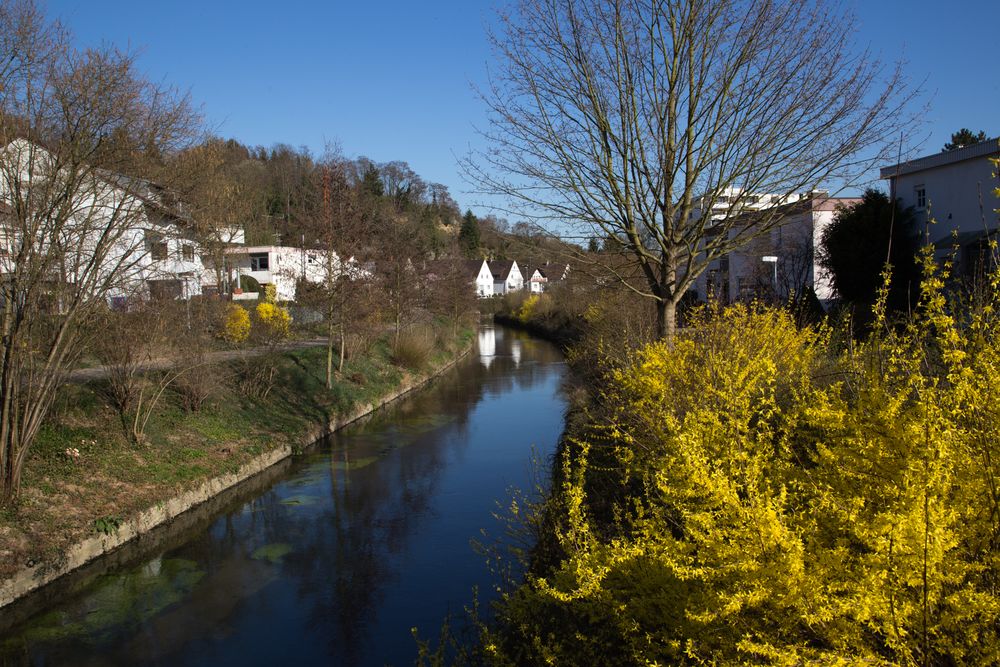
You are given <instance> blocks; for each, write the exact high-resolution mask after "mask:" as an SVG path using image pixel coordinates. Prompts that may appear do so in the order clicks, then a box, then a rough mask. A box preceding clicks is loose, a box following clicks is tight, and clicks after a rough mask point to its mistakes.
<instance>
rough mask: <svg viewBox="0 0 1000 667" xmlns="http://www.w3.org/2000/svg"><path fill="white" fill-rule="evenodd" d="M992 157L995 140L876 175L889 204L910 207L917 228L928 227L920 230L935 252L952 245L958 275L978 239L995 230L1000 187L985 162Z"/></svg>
mask: <svg viewBox="0 0 1000 667" xmlns="http://www.w3.org/2000/svg"><path fill="white" fill-rule="evenodd" d="M997 158H1000V140H998V139H990V140H988V141H983V142H980V143H978V144H973V145H971V146H965V147H963V148H958V149H956V150H951V151H943V152H941V153H935V154H933V155H927V156H924V157H920V158H917V159H914V160H909V161H907V162H901V163H899V164H895V165H892V166H889V167H885V168H883V169H882V170H881V171H880V176H881V178H882V179H884V180H887V181H888V182H889V195H890V198H891V199H895V200H899V202H900V204H901V205H902V206H903V207H904V208H908V207H913V209H914V211H915V212H916V221H915V222H916V226H917V228H918V229H920V230H923V229H925V225H928V223H930V224H929V226H928V227H926V229H927V230H928V234H929V239H930V241H931V243H933V244H934V246H935V247H936V248H937V249H939V250H940V251H942V252H945V251H947V250H949V249H950V248H951V247H952V246H953V245H955V243H956V241H957V243H958V245H959V246H960V247H959V257H958V262H959V265H960V270H963V271H966V272H969V271H971V270H972V269H973V268H974V265H975V263H976V262H977V261H978V260H979V257H980V251H981V249H982V246H983V241H984V239H986V238H988V237H990V236H992V235H994V234H996V232H997V228H998V219H997V212H996V211H997V209H998V208H1000V197H997V194H996V192H995V190H996V187H997V185H998V184H1000V182H998V180H997V178H996V177H995V176H994V173H995V172H996V170H997V168H996V167H995V166H994V164H993V162H991V159H992V160H995V159H997ZM932 221H933V222H932Z"/></svg>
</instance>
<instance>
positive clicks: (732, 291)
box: [693, 193, 860, 303]
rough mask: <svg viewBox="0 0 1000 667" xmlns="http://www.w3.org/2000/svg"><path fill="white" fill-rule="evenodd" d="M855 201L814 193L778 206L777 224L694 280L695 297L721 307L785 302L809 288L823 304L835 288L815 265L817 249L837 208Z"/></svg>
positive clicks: (749, 217)
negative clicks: (764, 299) (769, 300)
mask: <svg viewBox="0 0 1000 667" xmlns="http://www.w3.org/2000/svg"><path fill="white" fill-rule="evenodd" d="M858 201H860V200H859V199H853V198H842V197H829V196H827V195H825V194H824V193H813V194H812V195H811V196H809V197H802V198H799V199H798V200H797V201H794V202H793V203H788V204H783V205H781V206H780V207H779V208H778V209H777V211H776V212H778V213H779V214H780V215H781V216H782V222H781V224H780V225H778V226H776V227H774V228H772V229H771V230H770V231H768V232H767V233H765V234H764V235H762V236H760V237H758V238H756V239H754V240H753V241H752V242H750V243H749V244H748V245H747V246H746V247H744V248H741V249H739V250H736V251H733V252H731V253H729V254H727V255H725V256H723V257H721V258H719V259H717V260H715V261H713V262H711V263H710V264H709V266H708V268H707V269H706V270H705V271H704V272H703V273H702V274H701V275H700V276H699V277H698V279H697V280H696V281H695V286H694V288H693V290H694V292H695V294H696V297H697V298H698V299H700V300H708V299H719V300H720V301H722V302H724V303H728V302H730V301H735V300H749V299H754V298H759V297H765V296H772V295H773V296H777V297H778V298H780V299H784V298H787V297H788V296H790V294H791V293H792V292H800V291H801V290H803V289H804V288H812V289H813V291H814V292H815V293H816V296H817V297H818V298H819V300H820V301H821V302H823V303H826V302H828V301H829V300H831V299H832V298H833V288H832V286H831V283H830V279H829V276H828V275H827V274H826V271H825V270H824V269H823V267H821V266H820V265H819V262H818V260H817V256H816V248H817V247H818V246H819V243H820V239H821V238H822V235H823V230H824V229H825V228H826V227H827V226H828V225H829V224H830V223H831V222H832V221H833V216H834V213H835V211H836V209H837V207H838V206H848V205H850V204H853V203H855V202H858ZM772 212H775V211H771V210H769V214H770V213H772ZM745 218H746V222H747V224H753V219H754V214H753V212H749V213H747V214H745Z"/></svg>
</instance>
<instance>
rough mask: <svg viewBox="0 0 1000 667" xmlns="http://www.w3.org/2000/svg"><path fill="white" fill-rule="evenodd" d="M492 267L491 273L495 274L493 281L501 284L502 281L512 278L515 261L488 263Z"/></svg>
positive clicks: (506, 260)
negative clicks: (511, 273)
mask: <svg viewBox="0 0 1000 667" xmlns="http://www.w3.org/2000/svg"><path fill="white" fill-rule="evenodd" d="M488 266H489V267H490V273H492V274H493V280H495V281H497V282H499V281H501V280H507V277H508V276H510V271H511V269H513V268H514V261H513V260H510V259H497V260H494V261H492V262H489V263H488Z"/></svg>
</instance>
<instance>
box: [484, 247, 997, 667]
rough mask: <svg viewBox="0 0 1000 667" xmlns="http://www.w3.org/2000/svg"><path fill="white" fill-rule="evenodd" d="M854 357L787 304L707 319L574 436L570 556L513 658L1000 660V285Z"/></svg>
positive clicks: (538, 601) (523, 597) (523, 606)
mask: <svg viewBox="0 0 1000 667" xmlns="http://www.w3.org/2000/svg"><path fill="white" fill-rule="evenodd" d="M923 263H924V281H923V283H922V286H921V290H922V294H921V299H920V305H919V308H918V309H917V311H916V313H915V315H914V316H913V317H912V319H911V321H909V322H908V323H906V324H904V325H901V326H893V327H890V326H889V325H888V324H887V323H886V322H884V319H883V315H882V311H881V310H878V311H877V313H876V319H877V323H878V327H877V331H876V333H875V334H873V335H872V336H871V338H870V339H869V340H868V341H866V342H864V343H862V344H859V345H858V346H855V347H852V348H849V349H848V350H846V351H842V350H838V349H834V347H833V345H832V344H831V343H830V339H831V337H830V336H829V335H828V332H827V331H824V330H815V329H808V328H807V329H798V328H796V326H795V324H794V322H793V321H792V319H791V318H790V317H789V315H788V314H787V313H785V312H783V311H780V310H774V309H764V308H761V309H754V308H748V307H745V306H732V307H730V308H727V309H725V310H722V311H719V312H712V311H704V312H702V313H701V314H700V315H696V316H695V317H694V318H693V320H692V322H691V326H690V328H689V329H686V330H685V331H684V332H683V333H682V334H679V335H678V339H677V340H676V341H675V344H674V345H673V346H672V347H670V346H667V345H666V344H662V343H656V344H653V345H650V346H648V347H646V348H644V349H643V350H641V351H640V352H638V353H637V354H636V355H635V357H634V360H633V362H632V363H631V364H630V365H628V366H627V367H626V368H624V369H622V370H619V371H617V372H615V374H614V380H615V381H614V382H612V383H609V384H608V385H607V386H608V388H606V389H605V391H606V394H605V395H604V396H603V397H602V399H601V401H600V403H601V405H600V409H599V410H596V409H595V411H594V414H595V415H600V418H599V419H594V423H593V424H592V425H591V426H590V428H589V429H587V430H586V431H585V432H584V433H583V434H582V435H580V436H579V437H578V438H577V439H576V440H574V441H572V442H571V443H570V445H569V446H568V447H567V452H568V455H567V457H566V459H565V460H564V464H563V472H562V475H561V487H560V488H558V489H557V490H556V491H555V492H554V493H553V494H552V497H551V498H550V500H549V503H548V506H547V508H546V511H547V512H548V513H549V514H548V516H551V517H554V518H553V519H552V520H553V521H554V523H555V528H553V532H554V534H555V540H556V543H557V548H556V549H555V550H556V554H555V557H553V558H551V559H550V562H551V563H552V564H551V565H550V566H549V567H548V568H547V570H545V571H544V572H540V573H533V574H532V575H530V576H528V578H527V581H526V583H525V584H523V585H522V586H521V587H519V588H518V589H516V590H515V591H514V592H513V593H510V594H508V595H507V596H505V597H504V599H503V600H502V601H501V603H500V605H499V607H498V610H497V619H498V623H497V625H496V626H495V627H492V628H487V629H484V630H483V632H484V636H483V644H482V646H483V650H484V651H485V653H486V655H487V657H488V659H489V660H490V661H491V662H492V663H494V664H622V665H653V664H660V665H668V664H669V665H673V664H719V665H730V664H732V665H735V664H783V665H802V664H868V665H875V664H879V665H889V664H893V665H915V664H934V665H943V664H977V665H979V664H984V665H985V664H998V663H1000V636H998V634H1000V623H998V621H1000V590H998V588H997V581H1000V491H998V488H1000V486H998V482H1000V405H998V402H997V401H996V398H995V392H996V387H998V386H1000V317H998V313H1000V299H998V298H997V294H998V293H1000V278H998V277H994V278H993V280H992V282H991V285H990V286H989V289H988V290H987V291H988V292H989V293H990V294H991V295H992V296H991V297H990V298H989V299H988V300H987V303H985V304H984V305H983V306H982V307H980V308H978V309H975V310H973V311H971V312H969V311H967V310H962V311H961V312H957V311H953V310H952V308H951V307H950V306H949V303H948V299H946V295H945V292H944V289H943V288H944V281H943V279H942V277H941V275H940V274H939V271H938V269H937V267H936V266H935V264H934V262H933V256H932V251H928V252H926V253H925V255H924V257H923Z"/></svg>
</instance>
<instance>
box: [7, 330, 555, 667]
mask: <svg viewBox="0 0 1000 667" xmlns="http://www.w3.org/2000/svg"><path fill="white" fill-rule="evenodd" d="M564 374H565V366H564V363H563V361H562V357H561V355H560V354H559V352H558V350H556V349H555V348H554V347H553V346H552V345H550V344H548V343H546V342H544V341H540V340H537V339H533V338H530V337H528V336H526V335H524V334H521V333H519V332H515V331H512V330H508V329H503V328H499V327H497V328H491V327H488V328H484V329H482V330H480V332H479V341H478V347H477V351H476V354H474V355H471V356H470V357H469V358H467V359H465V360H463V361H462V362H460V363H459V364H458V365H457V366H456V367H455V368H454V369H452V370H450V371H448V372H447V373H445V374H444V375H442V376H441V377H440V378H438V379H437V380H436V381H435V382H434V383H433V384H432V385H431V386H429V387H428V388H425V389H422V390H420V391H418V392H416V393H414V394H413V395H411V396H409V397H406V398H404V399H402V400H400V401H397V402H396V403H394V404H392V405H390V406H387V407H386V408H384V409H382V410H379V411H377V412H376V413H375V414H373V415H372V416H371V417H369V418H367V419H366V420H364V421H363V422H359V423H356V424H354V425H351V426H349V427H347V428H346V429H344V430H342V431H340V432H339V433H337V434H335V435H333V436H331V437H330V438H328V439H326V440H324V441H323V442H320V443H317V445H316V446H314V447H312V448H310V449H308V450H307V451H306V452H305V453H304V454H302V455H300V456H296V457H294V458H293V459H291V460H289V461H288V462H286V463H284V464H279V465H278V466H276V467H275V468H273V469H271V470H270V471H268V472H266V473H264V475H262V476H260V477H259V478H255V480H252V481H251V482H249V483H247V484H246V485H244V486H243V487H241V488H239V489H236V490H234V491H233V492H231V493H229V494H227V495H225V496H223V497H220V498H219V499H217V500H215V501H214V502H212V503H209V504H208V505H207V506H206V507H204V508H200V509H199V510H195V511H194V512H189V513H188V515H184V516H183V517H182V518H181V520H178V521H176V522H175V524H176V525H175V526H172V527H171V528H169V529H165V530H164V531H161V534H158V535H155V536H150V537H149V538H148V539H147V538H143V539H142V540H140V544H138V545H134V546H133V547H131V548H130V549H131V550H125V551H123V552H122V553H121V554H117V555H116V556H115V557H114V558H110V559H107V560H106V561H105V562H104V563H99V564H95V565H94V566H92V567H91V568H90V570H89V571H85V572H83V573H81V574H78V575H76V580H75V581H72V582H70V583H64V584H62V590H60V589H59V587H60V584H56V585H55V587H54V588H52V589H50V590H49V591H47V592H46V593H45V594H43V595H42V596H39V598H40V599H44V600H43V602H41V603H38V602H35V603H34V604H35V606H36V607H41V608H38V609H36V610H32V612H31V615H30V617H27V618H26V619H25V620H24V621H22V622H19V623H18V624H17V625H15V626H13V627H7V628H6V630H3V629H2V628H4V627H5V626H10V623H9V622H8V623H6V624H0V632H2V633H3V638H2V639H0V663H2V664H4V665H8V664H11V665H19V664H35V665H62V664H71V665H124V664H144V665H221V664H239V665H258V664H260V665H263V664H296V665H299V664H303V665H305V664H313V665H383V664H394V665H408V664H412V663H413V661H414V658H415V655H416V644H415V641H414V639H413V637H412V634H411V628H413V627H416V628H418V631H419V633H420V636H421V637H423V638H431V639H434V638H436V637H437V636H438V632H439V629H440V627H441V624H442V621H443V620H444V619H445V617H446V615H448V614H449V613H451V614H453V615H457V616H459V617H461V616H462V610H463V607H465V606H467V605H468V604H470V602H471V600H472V595H473V594H472V591H473V588H474V587H478V589H479V592H480V593H479V597H480V601H481V603H485V602H487V601H488V600H489V599H491V597H492V595H494V594H495V593H493V591H494V590H495V585H496V582H495V581H494V577H493V575H491V573H490V571H489V568H488V567H487V564H486V560H485V558H484V557H483V556H482V555H481V554H479V553H476V551H474V550H473V548H472V546H471V541H472V540H474V539H481V537H482V536H481V531H482V530H484V529H485V530H486V531H487V532H488V533H489V534H491V535H494V536H495V535H498V534H500V533H501V532H502V526H501V524H500V523H499V522H498V521H497V520H496V519H495V518H494V517H493V513H494V512H495V511H497V508H498V503H499V504H506V502H507V499H508V498H509V490H510V488H512V487H518V488H522V489H527V488H529V487H530V486H531V484H532V481H533V479H534V478H535V477H536V476H537V474H533V472H534V473H537V470H536V471H533V470H532V459H533V457H537V458H539V459H541V460H543V461H548V460H549V458H550V457H551V454H552V452H553V451H554V449H555V446H556V443H557V440H558V438H559V435H560V433H561V431H562V428H563V419H564V413H565V409H566V401H565V398H564V396H563V393H562V385H563V379H564ZM189 515H190V516H189ZM28 604H29V605H30V604H32V602H31V601H29V602H28ZM42 605H44V606H42ZM22 606H23V605H22ZM22 611H23V610H22ZM4 613H5V612H3V611H0V617H2V616H3V614H4ZM0 621H2V618H0Z"/></svg>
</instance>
